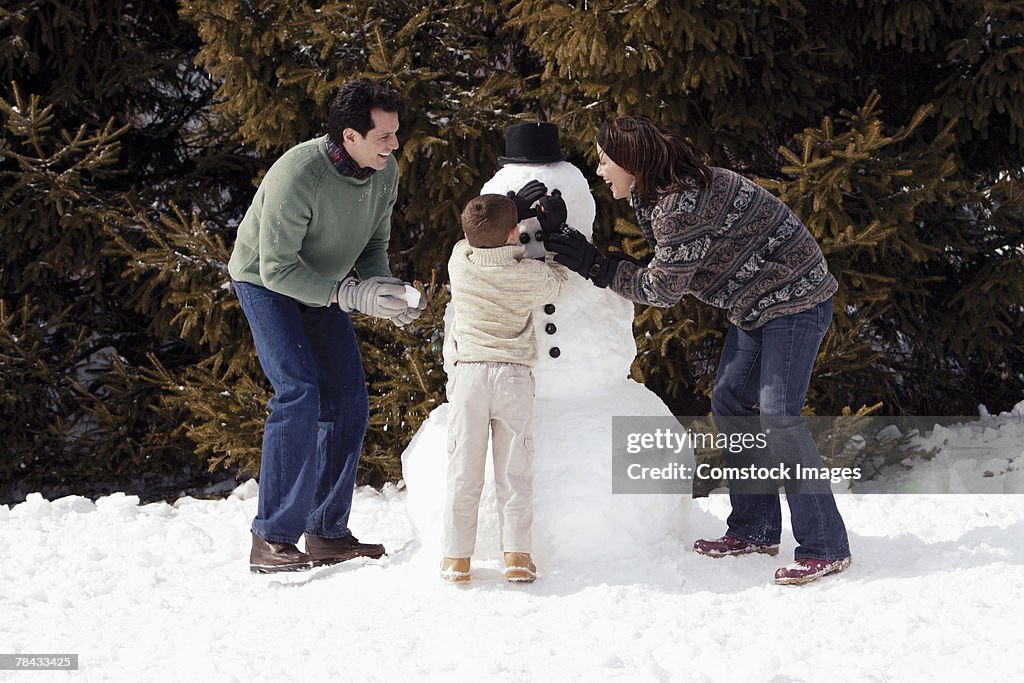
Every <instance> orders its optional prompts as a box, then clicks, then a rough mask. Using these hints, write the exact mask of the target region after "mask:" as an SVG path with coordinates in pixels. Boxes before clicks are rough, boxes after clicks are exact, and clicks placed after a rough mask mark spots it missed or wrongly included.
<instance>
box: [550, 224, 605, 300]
mask: <svg viewBox="0 0 1024 683" xmlns="http://www.w3.org/2000/svg"><path fill="white" fill-rule="evenodd" d="M577 235H578V236H577ZM545 245H546V246H547V248H548V250H549V251H552V252H554V253H555V261H556V262H558V263H561V264H562V265H563V266H565V267H566V268H568V269H569V270H573V271H576V272H577V273H579V274H580V275H582V276H583V277H585V278H586V279H588V280H590V281H591V282H593V283H594V284H595V285H597V286H598V287H607V286H608V285H609V284H611V281H612V278H614V277H615V269H616V268H617V267H618V261H616V260H613V259H609V258H608V257H606V256H604V255H602V254H601V253H599V252H598V251H597V247H595V246H594V245H593V244H591V243H590V242H588V241H587V240H586V238H585V237H583V235H580V234H579V233H576V235H563V234H558V233H555V234H552V235H549V236H548V238H547V241H546V242H545Z"/></svg>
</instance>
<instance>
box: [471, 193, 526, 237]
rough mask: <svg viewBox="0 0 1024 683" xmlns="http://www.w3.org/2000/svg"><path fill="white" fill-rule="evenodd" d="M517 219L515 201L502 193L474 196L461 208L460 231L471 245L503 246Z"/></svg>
mask: <svg viewBox="0 0 1024 683" xmlns="http://www.w3.org/2000/svg"><path fill="white" fill-rule="evenodd" d="M517 220H518V216H517V212H516V203H515V202H513V201H512V200H511V199H509V198H508V197H506V196H505V195H503V194H482V195H480V196H479V197H474V198H473V199H470V200H469V203H468V204H466V208H465V209H463V210H462V232H464V233H465V235H466V240H467V241H468V242H469V245H470V246H471V247H477V248H480V249H489V248H493V247H501V246H504V245H505V243H506V242H507V241H508V235H509V233H510V232H512V228H514V227H516V222H517Z"/></svg>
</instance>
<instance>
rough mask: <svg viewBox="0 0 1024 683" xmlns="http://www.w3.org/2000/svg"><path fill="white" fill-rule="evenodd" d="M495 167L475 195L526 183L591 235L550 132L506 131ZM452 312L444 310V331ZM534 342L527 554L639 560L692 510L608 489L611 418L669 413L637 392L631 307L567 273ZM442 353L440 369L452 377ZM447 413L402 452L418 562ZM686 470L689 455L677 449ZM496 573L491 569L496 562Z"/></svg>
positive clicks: (529, 127)
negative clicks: (535, 184) (553, 197)
mask: <svg viewBox="0 0 1024 683" xmlns="http://www.w3.org/2000/svg"><path fill="white" fill-rule="evenodd" d="M498 161H499V163H500V164H502V168H501V169H499V170H498V172H497V173H496V174H495V175H494V176H493V177H492V178H491V179H490V180H489V181H487V182H486V183H485V184H484V186H483V187H482V188H481V191H480V193H481V194H488V193H493V194H503V195H504V194H508V193H509V192H512V193H515V192H516V191H517V190H519V189H520V188H522V187H523V186H524V185H525V184H527V183H528V182H530V181H532V180H538V181H540V182H541V183H543V184H544V185H545V186H546V187H547V190H548V192H549V193H551V192H553V191H555V190H557V191H558V192H560V193H561V196H562V199H563V200H564V201H565V204H566V209H567V215H568V220H567V223H568V225H570V226H572V227H574V228H575V229H577V230H578V231H580V232H581V233H582V234H583V235H584V236H585V237H586V238H587V239H588V240H592V235H593V222H594V217H595V215H596V207H595V203H594V199H593V196H592V194H591V190H590V186H589V183H588V182H587V180H586V178H585V176H584V175H583V173H582V172H581V171H580V170H579V169H578V168H577V167H576V166H574V165H572V164H570V163H568V162H566V161H565V160H564V157H562V155H561V153H560V152H559V142H558V129H557V128H556V127H555V125H554V124H550V123H537V124H534V123H525V124H518V125H514V126H512V127H510V128H509V129H508V130H507V131H506V134H505V156H504V157H499V158H498ZM519 232H520V242H521V243H522V244H523V245H525V256H526V257H530V258H543V257H544V254H545V249H544V244H543V241H542V239H541V238H542V233H541V230H540V225H539V223H538V222H537V219H536V218H532V217H531V218H527V219H525V220H523V221H522V222H521V223H520V224H519ZM451 319H452V310H451V307H450V306H449V310H448V311H447V313H446V315H445V327H446V330H447V329H448V327H449V326H450V324H451ZM533 324H534V326H535V332H536V337H537V343H538V347H539V348H538V356H539V359H538V362H537V364H536V366H535V367H534V368H533V374H534V377H535V379H536V400H535V403H534V476H533V520H534V522H533V540H534V547H533V556H534V559H535V560H536V562H537V564H538V566H539V567H541V571H542V572H545V573H546V572H551V571H559V570H560V569H563V568H567V567H571V566H573V565H579V564H582V563H588V562H607V561H610V560H618V559H631V558H643V557H644V556H646V555H649V553H650V552H651V551H652V550H653V549H654V548H656V547H657V546H658V545H659V544H662V543H665V542H668V540H669V539H670V538H674V539H678V538H680V537H681V536H682V531H683V527H684V526H685V521H686V514H687V512H688V505H687V501H686V498H685V496H681V495H657V494H648V495H639V494H637V495H623V494H614V493H612V441H613V439H612V418H613V416H650V417H658V418H671V415H672V413H671V411H670V410H669V409H668V407H667V406H665V404H664V402H662V401H661V399H659V398H658V397H657V396H656V395H655V394H654V393H653V392H651V391H650V390H648V389H647V388H646V387H645V386H644V385H642V384H640V383H638V382H635V381H633V380H631V379H629V371H630V366H631V365H632V362H633V359H634V357H635V356H636V342H635V340H634V338H633V304H632V303H630V302H629V301H627V300H626V299H623V298H622V297H620V296H618V295H617V294H615V293H614V292H612V291H610V290H607V289H601V288H598V287H594V286H593V285H592V284H591V283H589V282H587V281H586V280H584V279H583V278H582V277H580V276H579V275H577V274H576V273H573V272H570V273H569V280H568V282H566V284H565V286H564V287H563V289H562V293H561V294H560V295H559V297H558V298H557V299H556V300H554V301H551V302H548V303H547V304H545V305H543V306H540V307H538V308H537V309H535V310H534V312H533ZM451 367H452V366H451V359H450V357H449V355H448V354H447V353H446V354H445V371H446V372H448V373H450V371H451ZM447 410H448V406H447V404H442V405H441V406H439V407H438V408H436V409H435V410H434V411H433V412H432V413H431V415H430V416H429V417H428V419H427V420H426V421H425V422H424V423H423V425H422V426H421V427H420V429H419V431H418V432H417V433H416V435H415V436H414V437H413V439H412V441H411V442H410V443H409V446H408V447H407V448H406V450H405V452H404V453H403V454H402V470H403V477H404V480H405V485H406V488H407V498H406V506H407V510H408V514H409V518H410V521H411V522H412V526H413V528H414V530H415V532H416V539H417V546H418V548H419V549H420V550H421V551H422V552H423V553H424V554H425V556H426V559H428V560H430V561H433V562H436V561H438V560H439V559H440V557H441V555H440V545H441V536H442V520H443V512H442V504H443V501H444V497H445V473H446V470H447V465H448V451H447V422H448V412H447ZM682 455H683V457H684V458H688V459H689V461H690V463H691V465H692V459H693V455H692V452H688V453H683V454H682ZM490 460H491V458H490V454H488V472H487V481H486V484H485V487H484V493H483V496H482V497H481V500H480V508H479V509H480V512H479V523H478V527H477V545H476V554H475V555H474V560H473V562H474V566H480V561H481V560H483V561H484V562H486V561H487V560H488V559H490V560H493V561H495V562H497V559H498V558H500V557H501V552H500V548H499V547H498V537H499V536H498V523H497V514H496V503H495V497H494V483H493V474H492V473H491V471H490ZM496 566H497V565H496Z"/></svg>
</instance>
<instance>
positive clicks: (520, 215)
mask: <svg viewBox="0 0 1024 683" xmlns="http://www.w3.org/2000/svg"><path fill="white" fill-rule="evenodd" d="M547 193H548V188H547V186H546V185H545V184H544V183H542V182H541V181H539V180H531V181H530V182H528V183H526V184H525V185H523V186H522V187H520V188H519V192H513V191H512V190H509V191H508V193H507V194H506V195H505V196H507V197H508V198H509V199H511V200H512V201H514V202H515V203H516V220H517V221H519V222H522V221H525V220H526V219H527V218H532V217H533V216H536V215H537V212H536V211H534V209H533V208H532V207H533V203H534V202H535V201H537V200H538V199H540V198H541V197H543V196H544V195H546V194H547Z"/></svg>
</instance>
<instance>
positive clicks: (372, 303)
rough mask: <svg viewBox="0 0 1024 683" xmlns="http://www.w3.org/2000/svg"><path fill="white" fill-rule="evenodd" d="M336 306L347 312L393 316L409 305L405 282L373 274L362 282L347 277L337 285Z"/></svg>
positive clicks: (402, 311) (385, 316) (380, 316)
mask: <svg viewBox="0 0 1024 683" xmlns="http://www.w3.org/2000/svg"><path fill="white" fill-rule="evenodd" d="M338 307H339V308H341V310H343V311H346V312H348V313H364V314H366V315H372V316H373V317H374V318H389V319H390V318H393V317H394V316H396V315H398V314H399V313H404V312H405V310H406V309H407V308H408V307H409V304H407V303H406V301H405V283H403V282H402V281H401V280H399V279H398V278H396V277H381V276H375V277H371V278H367V279H366V280H363V281H362V282H360V281H359V280H356V279H355V278H354V277H347V278H345V279H344V280H342V281H341V284H339V285H338Z"/></svg>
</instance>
